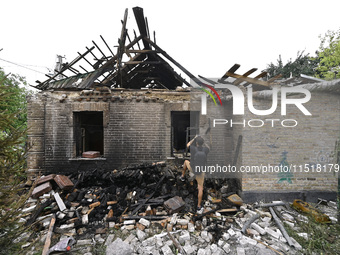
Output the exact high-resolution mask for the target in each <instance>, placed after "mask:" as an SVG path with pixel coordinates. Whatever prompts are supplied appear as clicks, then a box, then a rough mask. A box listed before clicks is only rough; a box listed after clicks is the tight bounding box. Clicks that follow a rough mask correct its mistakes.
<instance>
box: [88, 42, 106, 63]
mask: <svg viewBox="0 0 340 255" xmlns="http://www.w3.org/2000/svg"><path fill="white" fill-rule="evenodd" d="M92 43H93V44H94V46H96V48H97V49H98V50H99V51H100V53H101V54H102V55H103V57H104V58H105V59H108V57H107V56H105V54H104V52H103V51H102V50H101V49H100V48H99V46H98V45H97V44H96V42H95V41H92Z"/></svg>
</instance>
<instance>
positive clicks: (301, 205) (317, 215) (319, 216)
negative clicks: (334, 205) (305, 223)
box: [293, 199, 331, 223]
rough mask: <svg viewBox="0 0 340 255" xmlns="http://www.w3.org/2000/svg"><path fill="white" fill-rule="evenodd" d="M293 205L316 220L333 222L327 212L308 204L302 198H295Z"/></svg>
mask: <svg viewBox="0 0 340 255" xmlns="http://www.w3.org/2000/svg"><path fill="white" fill-rule="evenodd" d="M293 207H294V208H295V209H296V210H298V211H301V212H304V213H306V214H308V215H310V216H311V217H312V218H313V219H314V220H315V221H316V222H320V223H331V220H330V219H329V217H328V216H327V215H326V214H323V213H321V212H320V211H318V209H316V208H315V207H313V206H312V205H310V204H308V203H307V202H305V201H302V200H301V199H295V200H294V202H293Z"/></svg>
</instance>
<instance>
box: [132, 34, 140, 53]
mask: <svg viewBox="0 0 340 255" xmlns="http://www.w3.org/2000/svg"><path fill="white" fill-rule="evenodd" d="M133 33H134V35H135V39H136V38H137V34H136V31H135V30H133ZM137 46H138V49H141V47H140V45H139V42H137Z"/></svg>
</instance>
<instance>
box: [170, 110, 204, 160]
mask: <svg viewBox="0 0 340 255" xmlns="http://www.w3.org/2000/svg"><path fill="white" fill-rule="evenodd" d="M198 124H199V112H192V111H172V112H171V153H172V155H171V156H180V155H183V156H186V155H185V154H186V153H187V147H186V145H187V143H188V142H189V141H190V140H191V139H192V138H194V137H195V135H196V134H198V133H199V132H198V131H199V130H198V126H199V125H198Z"/></svg>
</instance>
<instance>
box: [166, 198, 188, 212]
mask: <svg viewBox="0 0 340 255" xmlns="http://www.w3.org/2000/svg"><path fill="white" fill-rule="evenodd" d="M164 206H165V208H166V209H167V210H168V211H169V213H170V214H173V213H176V212H179V211H181V210H182V209H184V206H185V202H184V201H183V199H182V198H181V197H179V196H175V197H173V198H170V199H168V200H167V201H165V202H164Z"/></svg>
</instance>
